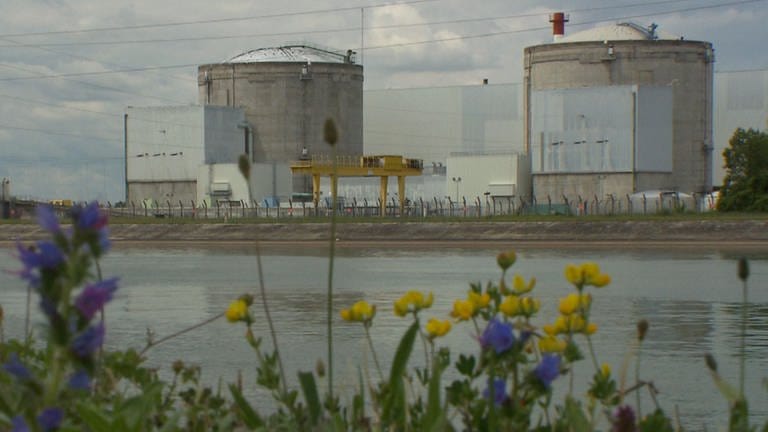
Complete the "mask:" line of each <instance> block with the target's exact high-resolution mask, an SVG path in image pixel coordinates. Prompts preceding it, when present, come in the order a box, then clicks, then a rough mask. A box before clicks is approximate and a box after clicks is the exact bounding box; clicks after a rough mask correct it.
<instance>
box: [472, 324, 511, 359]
mask: <svg viewBox="0 0 768 432" xmlns="http://www.w3.org/2000/svg"><path fill="white" fill-rule="evenodd" d="M514 344H515V333H514V332H513V331H512V324H509V323H505V322H501V321H499V320H497V319H496V318H493V319H492V320H491V321H490V322H489V323H488V326H487V327H486V328H485V331H484V332H483V334H482V335H480V346H481V347H483V349H485V348H489V347H490V348H493V349H494V350H495V351H496V354H501V353H503V352H504V351H507V350H509V349H510V348H512V345H514Z"/></svg>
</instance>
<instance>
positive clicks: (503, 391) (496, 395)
mask: <svg viewBox="0 0 768 432" xmlns="http://www.w3.org/2000/svg"><path fill="white" fill-rule="evenodd" d="M491 390H493V398H492V399H493V402H494V403H495V404H496V405H497V406H498V405H501V404H502V403H504V400H505V399H506V398H507V383H506V382H505V381H504V380H503V379H501V378H496V379H494V380H493V385H492V386H489V387H488V388H487V389H485V390H484V391H483V397H484V398H486V399H489V398H491Z"/></svg>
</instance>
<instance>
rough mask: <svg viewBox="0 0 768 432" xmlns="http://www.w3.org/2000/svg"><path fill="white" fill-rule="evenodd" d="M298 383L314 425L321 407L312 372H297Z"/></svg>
mask: <svg viewBox="0 0 768 432" xmlns="http://www.w3.org/2000/svg"><path fill="white" fill-rule="evenodd" d="M299 383H300V384H301V390H302V391H303V392H304V400H305V401H306V402H307V407H308V408H309V417H310V419H311V421H312V424H313V425H316V424H317V419H318V418H319V417H320V411H321V409H322V408H321V406H320V396H318V394H317V384H316V383H315V376H314V375H312V372H299Z"/></svg>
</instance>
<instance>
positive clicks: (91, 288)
mask: <svg viewBox="0 0 768 432" xmlns="http://www.w3.org/2000/svg"><path fill="white" fill-rule="evenodd" d="M116 290H117V278H111V279H107V280H104V281H101V282H96V283H94V284H91V285H87V286H86V287H85V288H83V291H82V292H80V295H78V296H77V298H76V299H75V307H77V309H78V310H79V311H80V314H82V315H83V317H84V318H85V319H86V320H91V318H93V315H94V314H96V312H98V311H99V310H101V308H103V307H104V305H105V304H107V302H108V301H110V300H112V294H114V292H115V291H116Z"/></svg>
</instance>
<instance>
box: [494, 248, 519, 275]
mask: <svg viewBox="0 0 768 432" xmlns="http://www.w3.org/2000/svg"><path fill="white" fill-rule="evenodd" d="M516 260H517V255H515V252H513V251H509V252H502V253H500V254H498V255H496V263H498V264H499V267H501V269H502V270H504V271H506V270H507V269H508V268H510V267H512V264H514V263H515V261H516Z"/></svg>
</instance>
